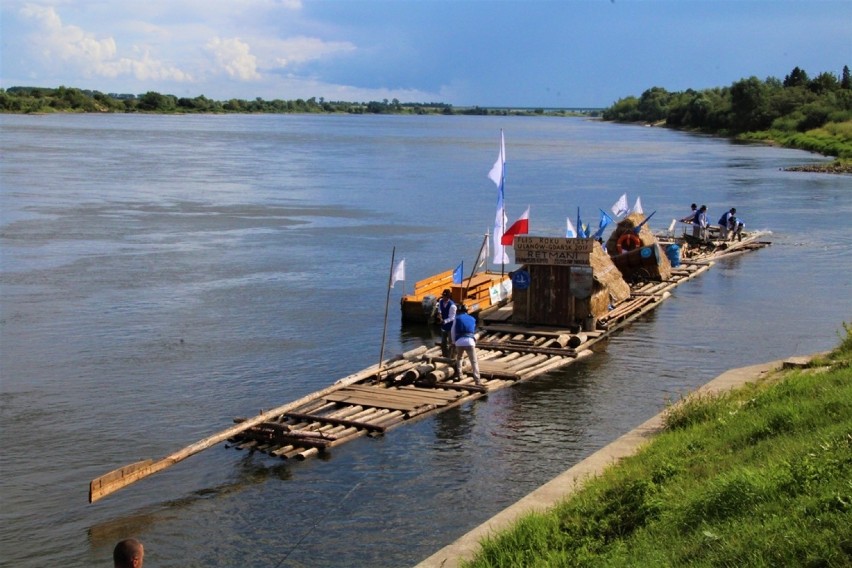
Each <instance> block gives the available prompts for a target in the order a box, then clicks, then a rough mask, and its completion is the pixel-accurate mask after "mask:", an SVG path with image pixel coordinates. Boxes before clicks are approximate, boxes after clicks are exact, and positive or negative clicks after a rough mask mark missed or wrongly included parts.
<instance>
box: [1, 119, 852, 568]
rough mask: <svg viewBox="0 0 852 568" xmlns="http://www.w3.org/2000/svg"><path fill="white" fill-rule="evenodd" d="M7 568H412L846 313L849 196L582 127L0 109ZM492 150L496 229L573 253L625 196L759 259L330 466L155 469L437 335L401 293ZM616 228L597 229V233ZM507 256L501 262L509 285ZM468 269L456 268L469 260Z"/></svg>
mask: <svg viewBox="0 0 852 568" xmlns="http://www.w3.org/2000/svg"><path fill="white" fill-rule="evenodd" d="M0 126H2V129H0V142H2V143H1V144H0V148H2V179H0V181H2V193H0V247H2V248H0V251H2V252H0V254H2V257H0V262H1V263H2V264H0V334H2V335H0V357H1V358H0V448H2V449H0V452H2V453H0V456H2V458H1V459H2V461H0V464H2V475H0V565H2V566H9V567H16V568H17V567H29V566H32V567H36V566H47V565H55V566H111V560H110V558H111V551H112V547H113V545H114V544H115V543H116V542H117V541H118V540H120V539H122V538H125V537H128V536H137V537H138V538H140V539H141V540H142V541H143V542H144V543H145V546H146V562H145V565H146V566H151V567H201V566H204V567H210V566H223V567H241V566H251V567H269V568H275V567H279V566H288V567H297V566H304V567H341V566H343V567H346V566H352V567H361V566H364V567H402V566H411V565H413V564H415V563H417V562H419V561H420V560H422V559H423V558H425V557H427V556H429V555H430V554H432V553H433V552H435V551H436V550H437V549H439V548H440V547H442V546H444V545H446V544H447V543H449V542H451V541H453V540H454V539H456V538H457V537H459V536H460V535H462V534H464V533H465V532H466V531H468V530H469V529H471V528H473V527H475V526H477V525H479V524H480V523H482V522H483V521H485V520H487V519H488V518H489V517H490V516H492V515H494V514H495V513H497V512H499V511H500V510H502V509H503V508H505V507H506V506H508V505H509V504H511V503H513V502H515V501H516V500H518V499H519V498H521V497H522V496H524V495H526V494H527V493H529V492H530V491H532V490H534V489H535V488H537V487H538V486H540V485H541V484H543V483H545V482H546V481H548V480H550V479H551V478H553V477H554V476H556V475H557V474H559V473H561V472H562V471H564V470H566V469H568V468H569V467H571V466H572V465H573V464H575V463H577V462H578V461H579V460H581V459H582V458H584V457H585V456H588V455H589V454H591V453H592V452H594V451H595V450H596V449H598V448H600V447H602V446H603V445H605V444H606V443H608V442H609V441H611V440H613V439H615V438H616V437H618V436H619V435H621V434H623V433H624V432H626V431H628V430H630V429H631V428H633V427H634V426H636V425H637V424H639V423H641V422H643V421H644V420H646V419H647V418H649V417H651V416H652V415H654V414H656V413H657V412H659V411H660V410H661V409H663V408H664V407H665V405H666V402H667V401H670V400H676V399H677V398H678V397H680V396H681V395H683V394H684V393H687V392H688V391H690V390H692V389H694V388H696V387H698V386H699V385H701V384H703V383H705V382H707V381H708V380H710V379H712V378H713V377H715V376H716V375H718V374H719V373H720V372H722V371H724V370H726V369H728V368H731V367H737V366H743V365H749V364H754V363H760V362H765V361H769V360H774V359H779V358H784V357H787V356H790V355H796V354H806V353H812V352H815V351H820V350H827V349H830V348H832V347H834V346H835V345H836V344H837V343H838V338H839V334H840V333H841V332H842V330H843V324H844V322H852V284H850V281H851V280H852V279H850V276H849V275H850V268H852V225H850V217H852V177H850V176H832V175H821V174H809V173H791V172H785V171H783V169H782V168H784V167H785V166H791V165H797V164H805V163H811V162H816V161H822V160H824V158H821V157H819V156H814V155H811V154H808V153H805V152H799V151H793V150H785V149H778V148H772V147H766V146H759V145H743V144H735V143H732V142H730V141H726V140H722V139H716V138H711V137H706V136H698V135H690V134H685V133H679V132H672V131H669V130H665V129H659V128H644V127H639V126H624V125H614V124H608V123H602V122H598V121H593V120H585V119H577V118H568V119H566V118H559V119H557V118H546V117H536V118H519V117H509V118H507V117H437V116H428V117H403V116H135V115H59V116H10V115H4V116H0ZM500 129H504V130H505V135H506V148H507V176H506V206H507V210H508V216H509V220H510V222H511V221H513V220H514V219H516V218H517V217H519V216H520V214H521V213H522V212H523V211H524V209H525V208H526V207H527V205H529V206H531V213H530V228H531V229H530V232H531V234H533V235H539V236H563V235H564V231H565V219H566V217H571V218H572V219H575V218H576V212H577V207H580V208H581V212H582V213H583V217H584V220H585V221H590V222H592V223H593V224H595V225H596V224H597V219H598V208H603V209H604V210H608V209H609V207H610V206H611V205H612V204H613V203H614V202H615V201H616V200H617V199H618V197H619V196H620V195H621V194H622V193H625V192H626V193H627V194H628V200H629V202H630V204H631V205H632V204H633V202H634V201H635V199H636V198H637V197H640V198H641V201H642V205H643V208H644V210H645V212H646V213H650V212H651V211H654V210H656V212H657V213H656V215H655V217H654V218H653V219H652V220H651V223H650V225H651V226H652V228H653V229H655V230H660V229H664V228H665V227H667V226H668V224H669V222H670V221H671V220H672V218H675V217H682V216H684V215H685V214H686V213H687V210H688V207H689V204H690V203H691V202H697V203H699V204H701V203H706V204H707V205H708V207H709V210H710V219H711V221H715V220H716V219H717V218H718V217H719V216H720V215H721V213H722V212H723V211H725V210H726V209H728V208H729V207H731V206H735V207H736V208H737V209H738V211H739V214H740V215H741V217H742V218H743V219H744V220H745V222H746V227H747V229H766V230H771V231H772V234H771V236H769V237H768V240H771V241H772V242H773V245H772V246H770V247H768V248H766V249H763V250H760V251H757V252H753V253H749V254H747V255H741V256H739V257H736V258H733V259H730V260H727V261H723V262H719V263H718V264H717V265H716V266H714V267H713V268H712V269H711V270H710V271H709V272H707V273H705V274H703V275H702V276H700V277H698V278H697V279H695V280H693V281H691V282H689V283H686V284H684V285H682V286H680V287H678V288H677V289H676V290H675V292H674V294H673V297H672V298H671V299H669V300H668V301H666V302H664V303H663V304H662V305H661V306H660V307H659V308H658V309H657V310H655V311H654V312H653V313H651V314H649V315H647V316H646V317H643V318H642V319H640V320H639V321H637V322H635V323H633V324H632V325H630V326H629V327H628V328H626V329H625V330H624V331H623V333H620V334H618V335H616V336H615V337H613V338H612V339H611V340H610V341H609V342H608V344H607V345H606V347H605V349H604V350H602V351H601V352H599V353H596V354H595V355H594V356H593V357H590V358H588V359H586V360H584V361H582V362H579V363H577V364H575V365H572V366H569V367H567V368H566V369H563V370H561V371H558V372H553V373H550V374H548V375H545V376H543V377H540V378H538V379H535V380H533V381H531V382H529V383H526V384H522V385H518V386H516V387H514V388H510V389H505V390H503V391H500V392H497V393H494V394H492V395H490V396H489V397H487V398H486V399H482V400H481V401H477V402H475V403H473V404H470V405H467V406H464V407H461V408H458V409H455V410H451V411H448V412H445V413H443V414H440V415H438V416H436V417H433V418H429V419H426V420H422V421H419V422H416V423H414V424H411V425H407V426H404V427H401V428H398V429H396V430H393V431H392V432H390V433H389V434H388V435H387V436H386V437H384V438H362V439H361V440H358V441H356V442H353V443H350V444H347V445H344V446H342V447H339V448H335V449H334V450H333V451H331V452H330V454H329V455H328V456H326V457H323V458H321V459H312V460H308V461H305V462H296V461H293V462H284V461H277V460H274V459H272V458H269V457H266V456H261V455H249V454H247V453H245V452H238V451H235V450H233V449H228V448H226V447H225V445H219V446H215V447H214V448H211V449H209V450H207V451H204V452H202V453H201V454H198V455H196V456H194V457H192V458H189V459H188V460H186V461H184V462H182V463H180V464H178V465H176V466H174V467H172V468H170V469H167V470H165V471H163V472H161V473H158V474H156V475H154V476H152V477H150V478H148V479H145V480H142V481H140V482H139V483H137V484H135V485H131V486H130V487H127V488H125V489H122V490H121V491H119V492H117V493H115V494H113V495H111V496H109V497H106V498H105V499H103V500H102V501H99V502H97V503H95V504H92V505H89V504H87V490H88V482H89V481H90V480H91V479H93V478H95V477H97V476H99V475H102V474H104V473H106V472H108V471H110V470H112V469H115V468H117V467H120V466H123V465H126V464H129V463H132V462H134V461H137V460H140V459H144V458H160V457H163V456H166V455H168V454H170V453H172V452H174V451H176V450H178V449H180V448H182V447H184V446H186V445H188V444H190V443H192V442H195V441H197V440H200V439H201V438H204V437H206V436H208V435H210V434H213V433H215V432H217V431H219V430H221V429H224V428H226V427H228V426H230V424H231V422H232V418H233V417H236V416H247V415H252V414H255V413H257V412H258V411H259V410H261V409H264V408H265V409H269V408H271V407H273V406H277V405H280V404H283V403H286V402H288V401H290V400H294V399H296V398H298V397H300V396H302V395H304V394H307V393H309V392H312V391H315V390H318V389H321V388H323V387H325V386H328V385H329V384H331V383H332V382H334V381H335V380H337V379H339V378H341V377H343V376H345V375H348V374H350V373H353V372H355V371H358V370H360V369H362V368H364V367H367V366H369V365H372V364H374V363H376V362H377V361H378V358H379V353H380V348H381V343H382V329H383V322H384V312H385V297H386V291H387V288H386V285H387V281H388V271H389V268H390V257H391V252H392V250H393V248H394V247H396V257H397V258H403V257H404V258H405V259H406V268H407V270H406V272H407V276H408V281H407V282H404V283H398V284H397V285H396V286H395V288H394V289H393V290H392V291H391V292H392V293H391V303H390V307H391V309H390V316H389V318H388V332H387V343H386V346H385V351H384V353H385V356H390V355H393V354H396V353H399V352H402V351H403V350H408V349H412V348H414V347H416V346H418V345H421V344H424V343H430V342H432V341H433V337H432V336H431V334H430V330H429V329H428V328H419V329H403V328H402V327H401V325H400V318H399V310H398V300H399V297H400V294H401V293H402V291H403V290H406V291H410V290H411V287H412V283H413V282H414V281H415V280H418V279H420V278H423V277H426V276H428V275H431V274H433V273H435V272H438V271H441V270H447V269H450V268H453V267H454V266H456V265H457V264H458V263H459V262H460V261H462V260H464V261H465V266H466V267H470V266H471V263H472V262H473V261H474V258H475V256H476V253H477V250H478V248H479V244H480V242H481V239H482V235H483V233H484V232H485V231H486V230H488V229H489V227H490V226H491V224H492V222H493V218H494V211H495V205H496V188H495V187H494V185H493V183H492V182H491V181H490V180H489V179H488V178H487V177H486V176H487V173H488V171H489V170H490V169H491V166H492V164H493V163H494V161H495V159H496V158H497V150H498V145H499V136H500ZM607 234H608V233H607ZM513 267H514V266H510V267H509V268H513ZM466 270H467V269H466Z"/></svg>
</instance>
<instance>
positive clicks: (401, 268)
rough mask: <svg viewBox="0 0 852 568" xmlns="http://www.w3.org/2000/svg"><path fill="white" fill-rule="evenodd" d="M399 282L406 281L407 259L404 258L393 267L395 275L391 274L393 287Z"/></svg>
mask: <svg viewBox="0 0 852 568" xmlns="http://www.w3.org/2000/svg"><path fill="white" fill-rule="evenodd" d="M397 282H405V259H404V258H403V259H402V260H400V261H399V262H397V263H396V267H394V269H393V275H392V276H391V288H393V285H394V284H396V283H397Z"/></svg>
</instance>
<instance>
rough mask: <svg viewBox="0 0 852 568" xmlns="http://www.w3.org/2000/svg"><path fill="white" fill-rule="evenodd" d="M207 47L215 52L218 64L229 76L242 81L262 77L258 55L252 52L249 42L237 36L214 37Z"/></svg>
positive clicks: (214, 56)
mask: <svg viewBox="0 0 852 568" xmlns="http://www.w3.org/2000/svg"><path fill="white" fill-rule="evenodd" d="M205 48H206V49H207V50H208V51H209V52H210V53H212V54H213V58H214V60H215V61H216V65H218V66H219V67H220V68H222V69H224V70H225V71H226V72H227V73H228V75H229V76H231V77H233V78H237V79H240V80H242V81H250V80H256V79H260V73H258V72H257V57H255V56H254V55H252V54H251V49H250V48H249V45H248V44H247V43H244V42H242V41H240V40H239V39H237V38H231V39H219V38H218V37H217V38H213V39H212V40H210V42H208V43H207V45H206V46H205Z"/></svg>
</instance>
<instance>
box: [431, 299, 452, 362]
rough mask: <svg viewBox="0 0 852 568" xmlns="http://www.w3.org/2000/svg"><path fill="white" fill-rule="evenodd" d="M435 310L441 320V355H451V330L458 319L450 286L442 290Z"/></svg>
mask: <svg viewBox="0 0 852 568" xmlns="http://www.w3.org/2000/svg"><path fill="white" fill-rule="evenodd" d="M435 311H436V312H437V314H436V315H437V316H438V317H439V318H440V322H441V355H442V356H444V357H449V356H450V330H451V329H452V327H453V322H454V321H455V319H456V303H455V302H453V299H452V297H451V293H450V290H449V288H447V289H445V290H444V291H443V292H441V299H440V300H438V301H437V302H436V303H435Z"/></svg>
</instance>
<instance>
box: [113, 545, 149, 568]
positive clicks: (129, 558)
mask: <svg viewBox="0 0 852 568" xmlns="http://www.w3.org/2000/svg"><path fill="white" fill-rule="evenodd" d="M144 556H145V548H144V547H143V546H142V543H141V542H139V541H138V540H136V539H135V538H128V539H125V540H122V541H121V542H119V543H118V544H116V545H115V548H114V549H113V551H112V561H113V565H114V566H115V568H142V561H143V558H144Z"/></svg>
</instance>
